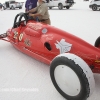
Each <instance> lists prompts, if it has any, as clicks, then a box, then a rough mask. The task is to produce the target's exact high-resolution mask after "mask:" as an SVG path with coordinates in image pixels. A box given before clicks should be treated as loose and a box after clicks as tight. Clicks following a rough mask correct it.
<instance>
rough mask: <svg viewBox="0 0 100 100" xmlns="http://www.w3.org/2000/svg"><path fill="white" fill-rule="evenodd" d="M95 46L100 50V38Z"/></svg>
mask: <svg viewBox="0 0 100 100" xmlns="http://www.w3.org/2000/svg"><path fill="white" fill-rule="evenodd" d="M94 46H95V47H97V48H100V36H99V37H98V38H97V39H96V41H95V44H94Z"/></svg>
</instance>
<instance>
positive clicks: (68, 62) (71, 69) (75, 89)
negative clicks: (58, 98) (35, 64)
mask: <svg viewBox="0 0 100 100" xmlns="http://www.w3.org/2000/svg"><path fill="white" fill-rule="evenodd" d="M50 76H51V80H52V82H53V84H54V86H55V88H56V89H57V91H58V92H59V93H60V94H61V95H62V96H63V97H65V98H66V99H67V100H86V99H87V98H88V97H89V96H90V95H91V93H92V92H93V90H94V87H95V82H94V77H93V73H92V71H91V69H90V68H89V66H88V65H87V64H86V63H85V62H84V61H83V60H82V59H81V58H80V57H78V56H76V55H74V54H70V53H67V54H66V53H65V54H60V55H58V56H57V57H56V58H55V59H54V60H53V61H52V63H51V65H50Z"/></svg>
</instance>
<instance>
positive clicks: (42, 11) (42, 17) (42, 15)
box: [27, 0, 51, 25]
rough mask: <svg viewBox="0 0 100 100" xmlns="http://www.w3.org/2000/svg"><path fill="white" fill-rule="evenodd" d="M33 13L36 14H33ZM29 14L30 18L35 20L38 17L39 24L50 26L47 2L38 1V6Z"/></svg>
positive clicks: (43, 0) (44, 0)
mask: <svg viewBox="0 0 100 100" xmlns="http://www.w3.org/2000/svg"><path fill="white" fill-rule="evenodd" d="M33 12H36V13H35V14H33ZM27 13H29V16H31V17H33V18H35V17H38V19H39V22H43V23H45V24H49V25H50V24H51V21H50V16H49V12H48V7H47V4H46V0H38V6H37V7H35V8H33V9H31V10H29V11H27Z"/></svg>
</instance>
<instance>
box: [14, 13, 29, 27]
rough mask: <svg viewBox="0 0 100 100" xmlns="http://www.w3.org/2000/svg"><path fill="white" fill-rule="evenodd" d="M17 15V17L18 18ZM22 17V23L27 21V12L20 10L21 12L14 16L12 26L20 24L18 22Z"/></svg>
mask: <svg viewBox="0 0 100 100" xmlns="http://www.w3.org/2000/svg"><path fill="white" fill-rule="evenodd" d="M18 17H19V19H18ZM22 18H24V19H25V20H23V21H24V23H27V21H28V13H23V12H21V13H19V14H17V15H16V16H15V19H14V24H13V28H16V27H19V26H20V23H21V22H22ZM17 20H18V22H17Z"/></svg>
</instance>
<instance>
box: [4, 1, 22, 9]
mask: <svg viewBox="0 0 100 100" xmlns="http://www.w3.org/2000/svg"><path fill="white" fill-rule="evenodd" d="M22 6H23V2H16V1H15V0H13V1H6V2H5V3H4V4H3V9H4V10H5V9H8V8H9V9H15V8H19V9H22Z"/></svg>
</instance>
